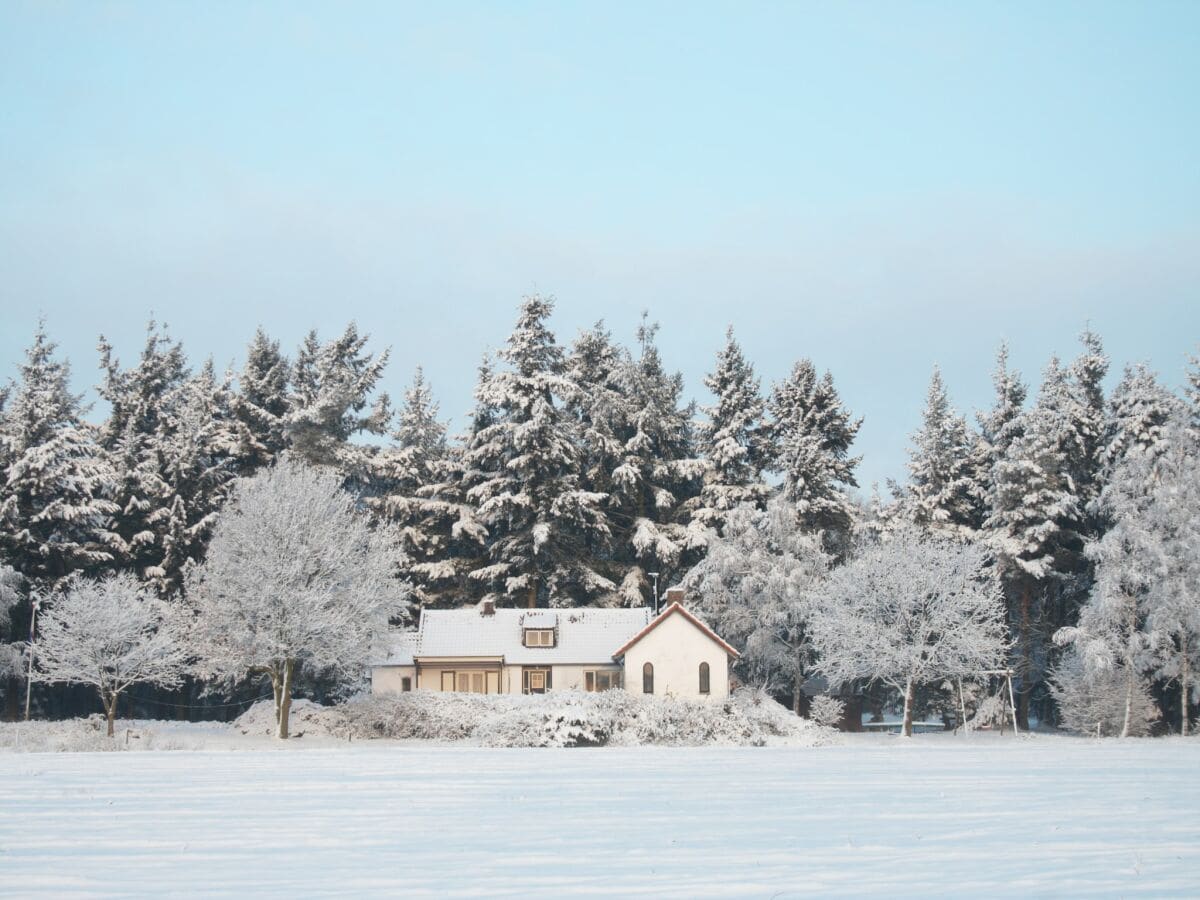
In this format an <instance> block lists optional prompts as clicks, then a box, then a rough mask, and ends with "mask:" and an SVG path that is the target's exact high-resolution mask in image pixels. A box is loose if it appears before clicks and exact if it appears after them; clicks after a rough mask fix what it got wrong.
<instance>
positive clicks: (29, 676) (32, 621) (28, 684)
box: [25, 597, 42, 722]
mask: <svg viewBox="0 0 1200 900" xmlns="http://www.w3.org/2000/svg"><path fill="white" fill-rule="evenodd" d="M41 603H42V601H41V598H39V597H34V598H33V600H32V601H31V604H30V605H31V607H32V609H31V611H30V615H29V671H28V672H26V673H25V721H26V722H28V721H29V706H30V702H31V701H32V700H33V634H34V626H35V625H36V624H37V614H38V607H39V606H41Z"/></svg>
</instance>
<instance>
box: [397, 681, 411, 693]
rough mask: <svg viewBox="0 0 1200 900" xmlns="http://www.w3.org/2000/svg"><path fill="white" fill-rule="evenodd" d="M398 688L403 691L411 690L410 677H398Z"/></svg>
mask: <svg viewBox="0 0 1200 900" xmlns="http://www.w3.org/2000/svg"><path fill="white" fill-rule="evenodd" d="M400 690H402V691H404V692H405V693H407V692H409V691H411V690H412V679H411V678H401V679H400Z"/></svg>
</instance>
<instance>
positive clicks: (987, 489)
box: [972, 342, 1028, 513]
mask: <svg viewBox="0 0 1200 900" xmlns="http://www.w3.org/2000/svg"><path fill="white" fill-rule="evenodd" d="M992 385H993V386H994V387H995V389H996V399H995V401H994V402H993V403H992V408H991V409H989V410H988V411H987V412H986V413H983V412H977V413H976V414H975V421H976V422H977V423H978V426H979V439H978V440H977V441H976V442H975V447H974V450H973V456H974V459H973V461H972V469H973V471H974V473H975V479H976V486H975V490H976V493H977V495H978V496H979V497H981V498H983V501H984V509H985V510H986V511H987V512H988V513H990V512H991V511H992V508H991V507H992V501H991V497H992V492H993V490H994V489H995V482H994V480H993V477H994V473H995V469H996V465H997V463H999V462H1000V461H1001V460H1003V459H1005V458H1006V457H1007V456H1008V448H1009V447H1010V446H1011V445H1012V442H1013V441H1014V440H1016V439H1017V438H1018V437H1020V436H1021V432H1022V429H1023V428H1024V424H1025V423H1024V419H1022V417H1021V414H1022V412H1023V411H1024V408H1025V399H1026V397H1027V396H1028V389H1027V388H1026V386H1025V383H1024V382H1023V381H1021V375H1020V373H1019V372H1015V371H1012V370H1010V369H1009V367H1008V344H1007V343H1003V342H1002V343H1001V344H1000V349H999V350H998V351H997V352H996V368H995V369H994V370H993V371H992Z"/></svg>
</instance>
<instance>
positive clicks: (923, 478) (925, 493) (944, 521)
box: [891, 367, 983, 538]
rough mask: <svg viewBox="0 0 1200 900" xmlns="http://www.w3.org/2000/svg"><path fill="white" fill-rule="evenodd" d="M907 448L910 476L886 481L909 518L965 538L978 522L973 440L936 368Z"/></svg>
mask: <svg viewBox="0 0 1200 900" xmlns="http://www.w3.org/2000/svg"><path fill="white" fill-rule="evenodd" d="M912 442H913V445H912V447H911V448H910V449H909V462H908V471H909V480H908V484H907V485H904V486H903V487H901V486H899V485H896V484H895V483H894V482H892V483H891V487H892V491H893V493H895V494H896V495H897V497H898V498H899V499H900V501H901V506H902V509H903V514H904V517H905V518H906V519H908V521H910V522H913V523H914V524H916V525H918V526H920V527H921V528H925V529H928V530H931V531H940V532H943V533H945V534H947V535H951V536H955V537H960V538H968V537H971V536H973V535H974V534H975V531H976V530H977V529H978V528H979V526H980V524H981V522H982V512H983V509H982V504H981V503H980V498H979V497H978V490H977V479H976V477H975V472H974V467H973V464H972V463H973V455H974V447H975V440H974V437H973V436H972V435H971V432H970V429H968V427H967V422H966V420H965V419H964V418H963V417H962V416H961V415H959V414H958V413H957V412H956V411H955V410H954V408H953V407H952V406H951V405H950V399H949V398H948V397H947V396H946V386H945V384H944V383H943V381H942V373H941V370H940V369H938V368H937V367H935V368H934V370H933V377H932V378H930V381H929V391H928V394H927V397H926V401H925V410H924V412H923V413H922V417H921V427H920V428H919V429H918V430H917V431H916V432H915V433H914V434H913V436H912Z"/></svg>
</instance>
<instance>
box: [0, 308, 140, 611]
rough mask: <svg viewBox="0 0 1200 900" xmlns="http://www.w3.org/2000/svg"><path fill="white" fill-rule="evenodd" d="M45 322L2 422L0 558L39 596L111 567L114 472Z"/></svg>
mask: <svg viewBox="0 0 1200 900" xmlns="http://www.w3.org/2000/svg"><path fill="white" fill-rule="evenodd" d="M55 350H56V345H55V343H54V342H53V341H51V340H50V338H49V337H48V336H47V334H46V329H45V324H44V323H39V324H38V328H37V331H36V333H35V334H34V339H33V344H32V345H31V346H30V347H29V349H28V350H26V351H25V361H24V363H23V364H22V365H21V366H20V377H19V378H18V379H17V380H16V381H14V382H13V384H12V386H11V400H10V401H9V402H8V404H7V405H6V407H5V409H4V414H3V417H2V418H0V460H2V461H3V463H4V467H3V472H2V473H0V479H2V480H0V554H2V558H3V560H4V562H6V563H7V564H8V565H11V566H12V567H13V568H14V569H16V571H17V572H19V573H20V574H21V575H22V576H23V577H24V578H26V579H28V580H29V581H30V582H31V583H32V585H31V586H32V587H33V588H35V589H42V590H50V589H53V588H54V587H56V586H57V585H58V584H60V583H61V582H62V581H63V580H64V579H65V578H67V577H68V576H70V575H72V574H74V573H76V572H88V571H93V570H95V569H97V568H99V567H100V566H103V565H105V564H106V563H108V562H110V561H111V560H112V559H113V557H114V555H115V548H116V547H117V546H118V545H119V541H118V540H117V538H116V536H115V535H114V534H113V532H112V516H113V514H114V513H116V511H117V507H116V505H115V504H114V503H113V500H112V497H113V493H114V490H115V487H116V485H115V481H114V478H113V472H112V469H111V467H110V466H109V465H108V462H107V460H106V459H105V458H104V454H103V451H102V450H101V449H100V447H99V445H98V443H97V441H96V435H95V431H94V429H93V428H92V427H91V426H90V425H88V424H87V423H86V422H84V421H83V420H82V413H83V410H82V408H81V406H80V398H79V397H78V396H76V395H75V394H72V393H71V389H70V366H69V364H68V363H67V362H66V361H60V360H59V359H57V358H56V357H55Z"/></svg>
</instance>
